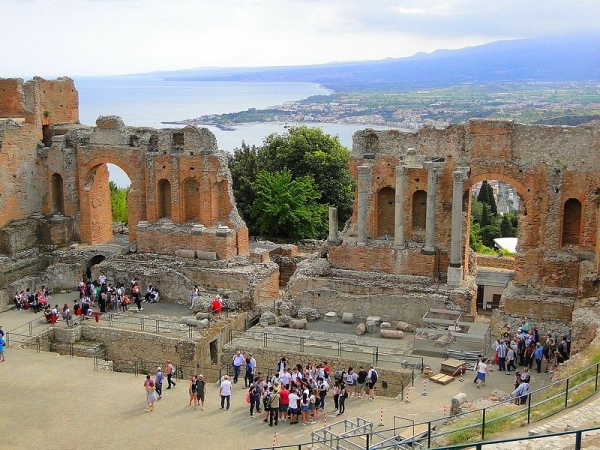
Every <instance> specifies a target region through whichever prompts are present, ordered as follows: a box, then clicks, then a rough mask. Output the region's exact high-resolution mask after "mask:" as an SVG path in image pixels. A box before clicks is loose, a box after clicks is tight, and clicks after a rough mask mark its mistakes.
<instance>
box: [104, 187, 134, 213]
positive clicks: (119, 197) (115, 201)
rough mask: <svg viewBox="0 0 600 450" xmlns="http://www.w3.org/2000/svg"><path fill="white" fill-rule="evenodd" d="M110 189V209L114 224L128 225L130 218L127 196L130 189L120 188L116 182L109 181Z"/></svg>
mask: <svg viewBox="0 0 600 450" xmlns="http://www.w3.org/2000/svg"><path fill="white" fill-rule="evenodd" d="M108 187H109V189H110V208H111V213H112V220H113V222H123V223H127V221H128V217H129V215H128V211H127V195H128V194H129V189H130V188H129V187H127V188H120V187H118V186H117V184H116V183H115V182H114V181H109V182H108Z"/></svg>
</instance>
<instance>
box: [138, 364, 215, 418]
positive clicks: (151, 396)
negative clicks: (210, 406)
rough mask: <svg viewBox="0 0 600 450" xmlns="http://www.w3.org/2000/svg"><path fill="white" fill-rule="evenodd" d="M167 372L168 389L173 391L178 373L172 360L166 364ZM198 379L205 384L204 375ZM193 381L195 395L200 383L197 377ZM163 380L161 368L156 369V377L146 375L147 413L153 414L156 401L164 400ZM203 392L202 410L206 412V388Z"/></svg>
mask: <svg viewBox="0 0 600 450" xmlns="http://www.w3.org/2000/svg"><path fill="white" fill-rule="evenodd" d="M165 371H166V373H167V383H168V386H167V389H172V388H174V387H175V386H176V385H177V383H175V382H174V381H173V378H174V377H175V375H176V373H175V366H174V365H173V364H172V363H171V361H170V360H167V361H166V362H165ZM198 377H199V379H201V380H202V383H204V381H203V379H202V375H198ZM192 379H193V380H194V393H195V390H196V386H197V383H198V381H196V377H195V376H194V377H192ZM163 380H164V373H163V371H162V368H161V367H159V368H157V369H156V374H155V375H154V377H152V376H151V375H150V374H148V375H146V380H145V381H144V390H145V391H146V412H153V411H154V404H155V403H156V401H157V400H161V399H162V395H163V391H162V385H163ZM202 392H203V394H202V409H203V410H204V392H206V390H205V388H203V391H202ZM191 402H192V397H191V386H190V404H191ZM194 409H196V405H195V403H194Z"/></svg>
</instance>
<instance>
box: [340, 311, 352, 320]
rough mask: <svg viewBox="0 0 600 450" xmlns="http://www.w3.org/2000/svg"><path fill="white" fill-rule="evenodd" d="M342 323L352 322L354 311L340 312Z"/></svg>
mask: <svg viewBox="0 0 600 450" xmlns="http://www.w3.org/2000/svg"><path fill="white" fill-rule="evenodd" d="M342 322H343V323H354V313H350V312H345V313H343V314H342Z"/></svg>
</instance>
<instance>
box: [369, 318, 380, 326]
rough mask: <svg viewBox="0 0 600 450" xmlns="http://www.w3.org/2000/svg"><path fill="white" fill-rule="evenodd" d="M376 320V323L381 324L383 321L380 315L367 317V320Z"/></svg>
mask: <svg viewBox="0 0 600 450" xmlns="http://www.w3.org/2000/svg"><path fill="white" fill-rule="evenodd" d="M369 321H371V322H375V324H376V325H379V324H380V323H381V317H380V316H368V317H367V322H369Z"/></svg>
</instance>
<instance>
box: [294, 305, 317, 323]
mask: <svg viewBox="0 0 600 450" xmlns="http://www.w3.org/2000/svg"><path fill="white" fill-rule="evenodd" d="M320 317H321V314H319V311H317V310H316V309H315V308H308V307H304V308H300V309H299V310H298V318H299V319H306V320H308V321H309V322H314V321H315V320H317V319H319V318H320Z"/></svg>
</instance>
